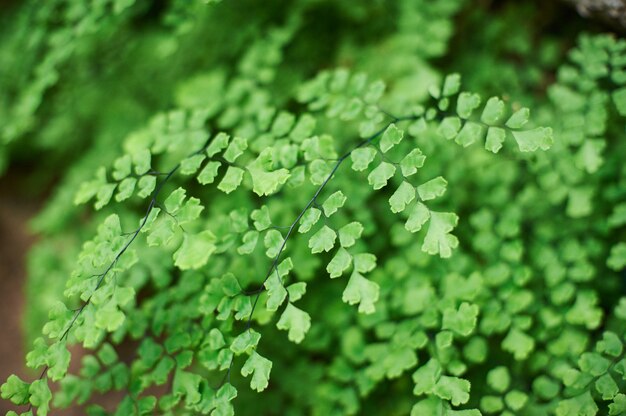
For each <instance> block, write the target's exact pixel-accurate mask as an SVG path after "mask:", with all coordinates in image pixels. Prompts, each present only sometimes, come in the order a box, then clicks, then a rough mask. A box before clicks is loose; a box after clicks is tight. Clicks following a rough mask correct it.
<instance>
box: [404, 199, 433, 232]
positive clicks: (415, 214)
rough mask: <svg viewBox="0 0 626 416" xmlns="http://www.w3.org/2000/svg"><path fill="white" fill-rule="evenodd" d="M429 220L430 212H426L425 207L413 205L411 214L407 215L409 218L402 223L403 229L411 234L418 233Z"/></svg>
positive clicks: (419, 204) (419, 203)
mask: <svg viewBox="0 0 626 416" xmlns="http://www.w3.org/2000/svg"><path fill="white" fill-rule="evenodd" d="M429 218H430V211H429V210H428V208H427V207H426V205H424V204H422V203H421V202H418V203H417V204H415V206H414V207H413V210H412V211H411V214H410V215H409V218H408V219H407V220H406V222H405V223H404V228H406V229H407V231H410V232H412V233H415V232H418V231H419V230H421V229H422V226H423V225H424V224H426V221H428V219H429Z"/></svg>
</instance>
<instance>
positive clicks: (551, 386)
mask: <svg viewBox="0 0 626 416" xmlns="http://www.w3.org/2000/svg"><path fill="white" fill-rule="evenodd" d="M532 388H533V392H534V393H535V394H536V395H537V396H539V397H541V398H542V399H546V400H550V399H553V398H554V397H556V396H557V395H558V394H559V391H560V389H561V385H560V383H558V382H556V381H554V380H552V379H551V378H549V377H547V376H539V377H537V378H536V379H535V381H533V386H532Z"/></svg>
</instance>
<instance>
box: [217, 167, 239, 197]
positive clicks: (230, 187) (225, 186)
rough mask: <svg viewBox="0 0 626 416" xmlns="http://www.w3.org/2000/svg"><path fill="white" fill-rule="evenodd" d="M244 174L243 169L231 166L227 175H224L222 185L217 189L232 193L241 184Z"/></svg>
mask: <svg viewBox="0 0 626 416" xmlns="http://www.w3.org/2000/svg"><path fill="white" fill-rule="evenodd" d="M243 173H244V170H243V169H241V168H238V167H236V166H229V167H228V169H227V170H226V175H224V177H223V178H222V180H221V181H220V184H219V185H217V189H219V190H220V191H222V192H224V193H227V194H229V193H231V192H232V191H234V190H235V189H237V187H239V185H240V184H241V180H242V179H243Z"/></svg>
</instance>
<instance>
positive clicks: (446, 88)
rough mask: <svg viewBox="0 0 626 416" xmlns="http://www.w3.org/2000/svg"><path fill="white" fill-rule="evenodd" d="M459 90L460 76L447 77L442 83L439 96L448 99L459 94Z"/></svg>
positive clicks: (451, 75)
mask: <svg viewBox="0 0 626 416" xmlns="http://www.w3.org/2000/svg"><path fill="white" fill-rule="evenodd" d="M460 89H461V76H460V75H459V74H450V75H447V76H446V78H445V80H444V81H443V87H442V89H441V95H443V96H444V97H450V96H452V95H454V94H456V93H458V92H459V90H460Z"/></svg>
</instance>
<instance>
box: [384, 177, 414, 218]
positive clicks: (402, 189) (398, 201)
mask: <svg viewBox="0 0 626 416" xmlns="http://www.w3.org/2000/svg"><path fill="white" fill-rule="evenodd" d="M413 199H415V188H414V187H413V185H411V184H410V183H408V182H406V181H403V182H402V184H401V185H400V186H399V187H398V189H396V191H395V192H394V193H393V195H392V196H391V198H389V205H390V206H391V212H393V213H398V212H402V211H404V209H405V208H406V206H407V205H408V204H410V203H411V201H413Z"/></svg>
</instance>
